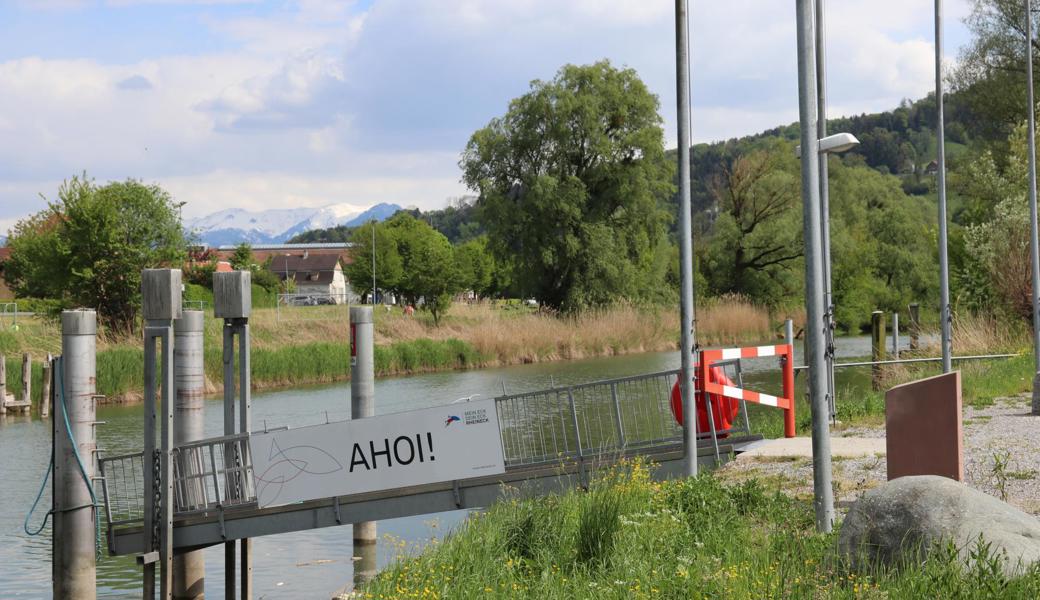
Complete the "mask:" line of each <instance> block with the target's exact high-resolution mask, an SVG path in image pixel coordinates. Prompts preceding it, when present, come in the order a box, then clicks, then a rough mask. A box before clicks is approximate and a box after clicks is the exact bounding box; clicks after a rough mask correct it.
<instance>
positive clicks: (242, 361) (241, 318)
mask: <svg viewBox="0 0 1040 600" xmlns="http://www.w3.org/2000/svg"><path fill="white" fill-rule="evenodd" d="M251 284H252V278H251V275H250V272H249V271H232V272H230V273H214V274H213V314H214V316H215V317H217V318H218V319H223V320H224V336H223V343H224V351H223V358H224V434H225V435H233V434H235V433H249V429H250V402H251V400H250V398H251V396H250V386H251V384H250V375H249V315H250V312H251V310H252V305H253V297H252V289H251ZM236 334H237V335H238V336H239V358H238V367H239V372H238V388H239V390H238V394H236V393H235V383H236V381H235V379H236V378H235V335H236ZM236 396H237V399H238V400H239V407H238V409H239V413H238V414H239V419H238V422H237V424H236V422H235V400H236ZM236 425H237V426H236ZM236 430H237V431H236ZM235 460H244V457H234V456H229V457H227V458H225V461H226V462H227V461H235ZM227 464H228V465H231V464H234V463H233V462H227ZM239 553H240V559H241V560H240V564H239V565H236V564H235V542H233V541H230V542H225V543H224V597H225V598H227V599H228V600H233V599H234V598H235V587H236V584H237V585H238V586H239V587H240V588H241V597H242V600H247V599H248V598H250V597H251V595H252V588H253V558H252V541H251V540H249V539H248V538H245V539H242V540H240V541H239ZM236 567H239V568H240V571H239V575H240V578H238V581H236V577H235V572H236Z"/></svg>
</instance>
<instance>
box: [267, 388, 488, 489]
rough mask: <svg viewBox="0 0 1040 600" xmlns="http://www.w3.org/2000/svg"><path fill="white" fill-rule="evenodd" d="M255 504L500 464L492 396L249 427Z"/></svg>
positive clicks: (482, 470)
mask: <svg viewBox="0 0 1040 600" xmlns="http://www.w3.org/2000/svg"><path fill="white" fill-rule="evenodd" d="M249 444H250V452H251V454H252V457H253V476H254V479H255V481H256V495H257V501H258V503H259V505H260V507H266V506H277V505H280V504H291V503H293V502H300V501H303V500H316V499H319V498H329V497H332V496H342V495H346V494H359V493H362V492H373V491H376V490H386V489H391V488H397V487H404V486H412V485H422V484H426V483H438V482H441V481H452V480H455V479H466V478H469V477H479V476H483V475H496V474H500V473H504V472H505V460H504V459H503V457H502V442H501V437H500V435H499V429H498V414H497V413H496V411H495V401H494V400H480V401H474V402H467V403H466V404H453V405H447V406H442V407H438V408H429V409H424V410H417V411H412V412H406V413H399V414H394V415H385V416H382V417H371V418H368V419H362V420H357V421H341V422H338V423H328V424H325V425H315V426H312V427H301V428H299V429H283V430H279V431H270V432H266V433H254V434H252V435H251V436H250V439H249Z"/></svg>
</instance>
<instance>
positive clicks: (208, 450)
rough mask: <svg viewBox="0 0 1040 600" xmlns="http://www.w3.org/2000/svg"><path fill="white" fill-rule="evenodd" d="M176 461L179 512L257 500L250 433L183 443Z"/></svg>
mask: <svg viewBox="0 0 1040 600" xmlns="http://www.w3.org/2000/svg"><path fill="white" fill-rule="evenodd" d="M172 461H173V497H174V505H173V506H174V513H175V514H183V513H188V512H194V511H199V510H208V509H211V508H217V507H222V508H229V507H232V506H242V505H247V504H252V503H254V502H256V488H255V486H254V481H253V461H252V457H251V456H250V454H249V434H245V433H239V434H235V435H226V436H222V437H218V438H210V439H207V440H199V441H197V442H189V443H187V444H182V445H180V446H177V447H176V448H174V449H173V456H172Z"/></svg>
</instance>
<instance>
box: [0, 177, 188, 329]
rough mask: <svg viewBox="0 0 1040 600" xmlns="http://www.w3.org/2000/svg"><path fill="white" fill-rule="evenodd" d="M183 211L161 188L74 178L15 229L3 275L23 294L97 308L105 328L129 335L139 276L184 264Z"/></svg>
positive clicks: (16, 290) (132, 325) (138, 295)
mask: <svg viewBox="0 0 1040 600" xmlns="http://www.w3.org/2000/svg"><path fill="white" fill-rule="evenodd" d="M179 209H180V205H179V204H177V203H175V202H174V201H173V199H172V198H171V197H170V195H169V194H168V193H166V192H165V191H164V190H163V189H162V188H160V187H159V186H157V185H146V184H144V183H141V182H138V181H134V180H132V179H129V180H127V181H123V182H113V183H109V184H107V185H104V186H98V185H97V184H95V183H94V181H93V180H91V179H88V178H87V177H86V176H85V175H84V176H82V177H73V178H72V179H70V180H68V181H66V182H65V183H63V184H62V186H61V188H59V190H58V200H57V201H56V202H52V203H50V205H49V206H48V208H47V209H46V210H44V211H42V212H40V213H38V214H36V215H33V216H31V217H29V218H28V219H26V220H24V221H21V222H19V223H18V224H17V225H15V227H14V229H13V230H12V232H11V236H10V239H9V240H8V245H9V246H10V248H11V257H10V259H9V260H8V261H7V263H6V265H5V269H4V277H5V279H6V280H7V282H8V285H10V286H11V288H12V289H13V290H14V291H15V293H16V294H18V295H20V296H36V297H45V298H56V299H60V300H62V301H63V303H64V304H66V305H69V306H84V307H91V308H95V309H96V310H97V311H98V317H99V320H100V321H101V322H102V323H103V324H104V325H105V326H107V327H109V328H110V329H112V330H131V329H133V327H134V322H135V319H136V317H137V311H138V309H139V306H140V302H141V293H140V288H141V271H142V270H143V269H146V268H151V267H159V266H163V265H168V266H177V267H179V266H180V265H181V263H182V261H183V260H184V257H185V255H186V247H187V243H186V241H185V235H184V230H183V228H182V226H181V221H180V214H179Z"/></svg>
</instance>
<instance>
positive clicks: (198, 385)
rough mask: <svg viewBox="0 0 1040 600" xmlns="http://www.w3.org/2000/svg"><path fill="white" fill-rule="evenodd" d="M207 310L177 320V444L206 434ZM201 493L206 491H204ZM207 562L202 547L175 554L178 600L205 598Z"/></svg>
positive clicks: (185, 312)
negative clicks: (204, 358) (205, 333)
mask: <svg viewBox="0 0 1040 600" xmlns="http://www.w3.org/2000/svg"><path fill="white" fill-rule="evenodd" d="M204 329H205V320H204V314H203V312H202V311H198V310H186V311H182V312H181V318H179V319H177V320H175V321H174V322H173V331H174V343H173V348H174V351H173V372H174V379H175V380H176V385H175V387H176V389H177V395H176V399H175V400H174V406H173V443H174V445H175V446H179V445H180V444H183V443H186V442H193V441H195V440H200V439H202V438H203V437H205V431H204V429H205V428H204V421H203V408H204V401H203V398H204V396H205V392H206V375H205V370H204V364H203V356H204V355H203V332H204ZM189 493H190V492H189ZM198 495H199V496H201V495H202V492H201V491H200V492H199V494H198ZM205 574H206V562H205V558H204V556H203V553H202V551H201V550H196V551H194V552H186V553H184V554H181V555H178V556H174V558H173V598H174V600H202V598H204V597H205V595H204V592H203V588H204V582H205Z"/></svg>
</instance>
